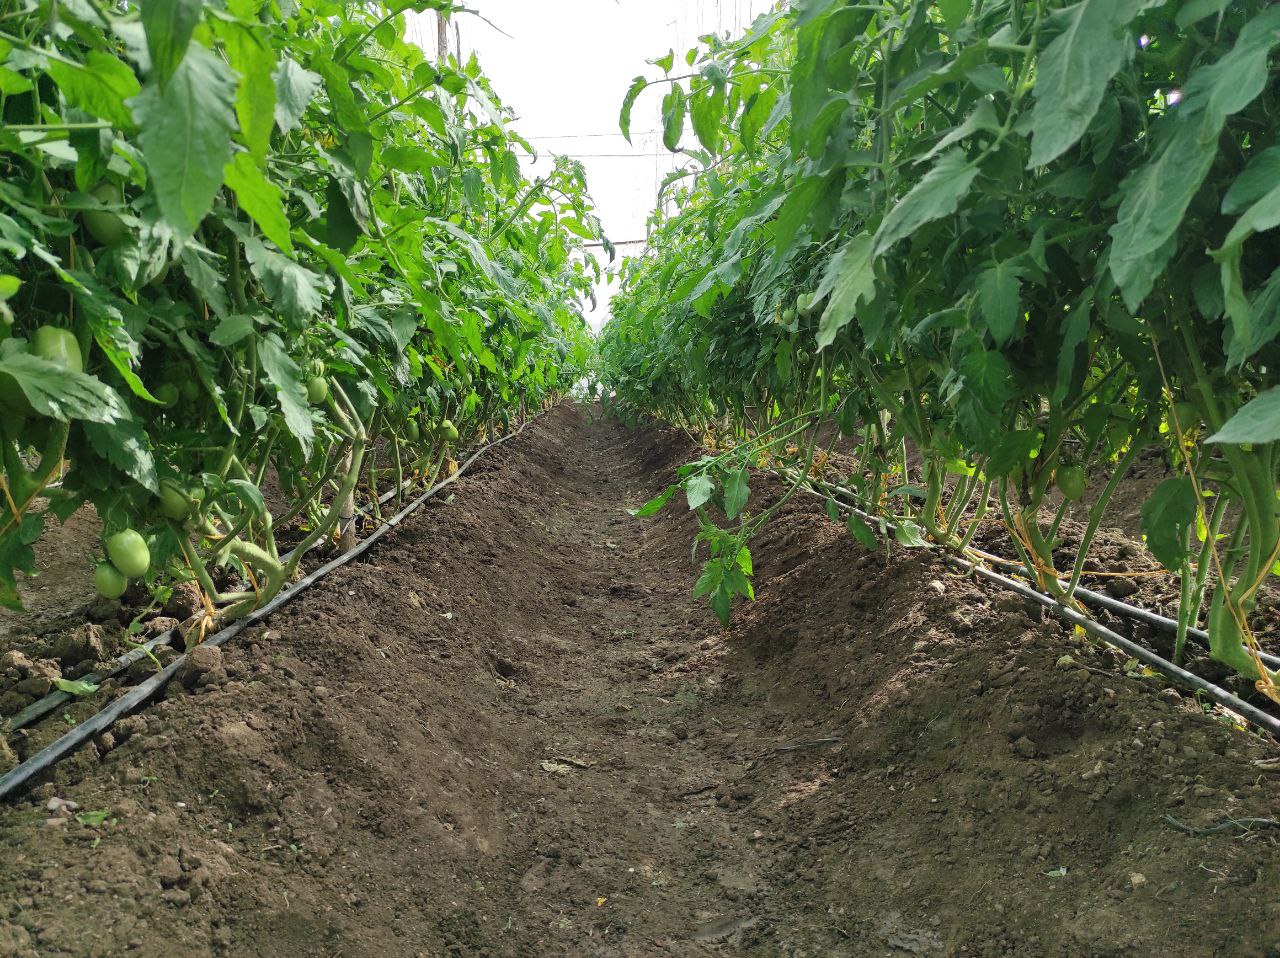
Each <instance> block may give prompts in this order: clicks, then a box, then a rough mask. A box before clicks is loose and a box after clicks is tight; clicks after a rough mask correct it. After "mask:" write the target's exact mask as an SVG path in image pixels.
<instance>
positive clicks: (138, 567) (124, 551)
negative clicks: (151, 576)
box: [107, 529, 151, 579]
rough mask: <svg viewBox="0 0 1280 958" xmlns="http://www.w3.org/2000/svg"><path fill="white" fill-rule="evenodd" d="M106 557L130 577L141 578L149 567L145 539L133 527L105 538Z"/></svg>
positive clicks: (148, 552)
mask: <svg viewBox="0 0 1280 958" xmlns="http://www.w3.org/2000/svg"><path fill="white" fill-rule="evenodd" d="M107 558H108V559H110V560H111V564H112V565H113V566H115V567H116V569H118V570H119V571H120V572H121V573H122V574H124V575H126V576H128V577H129V578H130V579H138V578H141V577H142V576H144V575H146V574H147V570H148V569H149V568H151V550H150V549H148V548H147V540H146V539H144V538H142V536H141V535H140V534H139V533H138V531H137V530H135V529H123V530H121V531H120V532H117V533H116V534H115V535H113V536H111V537H110V538H109V539H107Z"/></svg>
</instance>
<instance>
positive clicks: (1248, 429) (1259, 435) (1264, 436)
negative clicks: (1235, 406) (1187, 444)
mask: <svg viewBox="0 0 1280 958" xmlns="http://www.w3.org/2000/svg"><path fill="white" fill-rule="evenodd" d="M1277 439H1280V386H1272V387H1271V388H1270V389H1268V390H1267V391H1266V392H1264V393H1259V394H1258V395H1257V396H1255V397H1254V398H1253V399H1251V400H1249V402H1247V403H1245V405H1244V406H1242V407H1241V408H1240V409H1239V410H1237V411H1236V414H1235V415H1234V416H1232V417H1231V418H1230V419H1229V420H1227V422H1226V424H1225V425H1224V426H1223V427H1222V428H1221V429H1219V430H1218V431H1217V432H1215V433H1214V434H1213V435H1212V436H1210V437H1209V438H1208V439H1206V440H1205V442H1214V443H1225V444H1228V445H1239V444H1240V443H1245V442H1249V443H1256V444H1261V443H1267V442H1275V441H1276V440H1277Z"/></svg>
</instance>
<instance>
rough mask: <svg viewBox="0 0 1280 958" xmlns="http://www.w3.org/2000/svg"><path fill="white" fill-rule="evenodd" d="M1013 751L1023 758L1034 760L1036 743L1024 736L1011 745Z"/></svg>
mask: <svg viewBox="0 0 1280 958" xmlns="http://www.w3.org/2000/svg"><path fill="white" fill-rule="evenodd" d="M1013 750H1014V751H1015V752H1017V753H1018V754H1019V755H1021V756H1022V757H1023V758H1035V756H1036V743H1035V742H1033V741H1031V739H1029V738H1027V737H1026V736H1025V735H1024V736H1022V738H1020V739H1018V740H1017V741H1016V742H1014V743H1013Z"/></svg>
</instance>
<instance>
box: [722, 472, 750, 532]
mask: <svg viewBox="0 0 1280 958" xmlns="http://www.w3.org/2000/svg"><path fill="white" fill-rule="evenodd" d="M749 477H750V472H749V470H748V469H747V468H746V467H745V466H743V467H742V468H741V469H735V470H733V471H732V472H726V473H725V474H724V513H725V515H726V516H728V517H729V518H730V519H736V518H738V514H739V513H740V512H742V510H743V507H745V506H746V504H747V499H749V498H750V496H751V490H750V488H748V486H747V479H748V478H749Z"/></svg>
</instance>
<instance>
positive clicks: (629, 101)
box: [618, 77, 649, 143]
mask: <svg viewBox="0 0 1280 958" xmlns="http://www.w3.org/2000/svg"><path fill="white" fill-rule="evenodd" d="M648 86H649V81H648V80H646V79H645V78H644V77H636V78H635V81H634V82H633V83H632V84H631V88H630V89H629V90H627V96H626V98H625V99H624V100H623V101H622V113H621V115H620V116H619V117H618V128H619V129H621V130H622V135H623V136H625V137H626V138H627V142H628V143H630V142H631V111H632V110H633V109H634V108H635V105H636V100H637V99H638V98H639V96H640V94H641V93H643V92H644V91H645V90H646V89H647V88H648Z"/></svg>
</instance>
